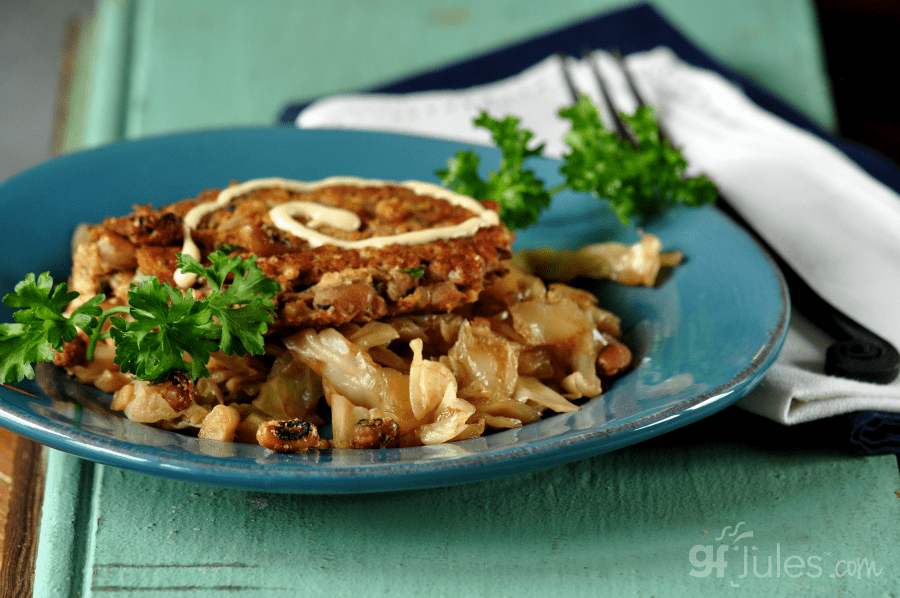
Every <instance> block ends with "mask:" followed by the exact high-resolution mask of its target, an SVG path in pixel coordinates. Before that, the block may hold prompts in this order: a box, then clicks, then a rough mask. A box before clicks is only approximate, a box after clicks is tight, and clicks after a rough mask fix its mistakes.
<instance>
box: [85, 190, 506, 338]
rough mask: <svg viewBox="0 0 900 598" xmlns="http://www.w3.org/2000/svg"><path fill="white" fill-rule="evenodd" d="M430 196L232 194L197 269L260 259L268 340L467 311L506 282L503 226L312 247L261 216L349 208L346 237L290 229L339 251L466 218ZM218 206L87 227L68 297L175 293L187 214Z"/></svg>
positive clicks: (205, 226)
mask: <svg viewBox="0 0 900 598" xmlns="http://www.w3.org/2000/svg"><path fill="white" fill-rule="evenodd" d="M439 195H440V193H427V192H423V191H422V188H421V187H420V186H414V187H412V188H410V187H408V186H404V184H400V183H381V182H376V181H360V182H353V181H351V184H336V185H328V186H325V187H322V188H318V189H313V190H310V191H296V190H288V189H285V188H280V187H267V188H261V189H257V190H252V191H249V192H247V193H245V194H243V195H239V196H238V197H235V198H234V199H232V200H231V201H230V202H228V203H227V204H226V205H223V206H222V207H221V208H220V209H216V210H215V211H213V212H211V213H209V214H207V215H205V216H203V217H202V218H201V219H200V222H199V224H198V225H197V226H196V228H195V229H194V230H192V231H191V236H192V237H193V240H194V242H195V243H196V244H197V246H198V247H199V250H200V256H201V260H202V259H204V258H205V256H206V255H208V254H209V253H211V252H213V251H215V250H217V249H224V250H225V251H228V252H231V253H233V254H236V255H241V256H243V257H247V256H250V255H256V256H258V264H259V266H260V268H261V269H262V270H263V272H264V273H265V274H266V275H267V276H269V277H270V278H273V279H275V280H277V281H278V282H279V284H280V285H281V288H282V291H281V293H280V294H279V296H278V298H277V319H276V322H275V324H274V325H273V326H271V327H270V331H271V332H280V333H284V332H286V331H290V330H296V329H300V328H305V327H315V328H323V327H326V326H336V325H340V324H344V323H347V322H360V323H362V322H366V321H370V320H377V319H380V318H383V317H387V316H395V315H402V314H412V313H435V312H448V311H451V310H453V309H456V308H458V307H461V306H463V305H465V304H467V303H471V302H473V301H475V299H476V298H477V297H478V295H479V294H480V292H481V291H482V289H483V288H484V286H485V284H486V283H488V282H490V281H491V280H493V279H494V278H495V277H496V276H498V275H500V274H502V273H504V272H505V270H506V269H505V266H504V260H506V259H508V258H509V257H510V254H511V249H510V246H511V244H512V241H513V238H514V235H513V233H511V232H510V231H509V230H508V229H506V228H505V227H504V226H502V225H488V226H482V227H481V228H478V229H477V231H475V232H474V234H471V235H467V236H462V237H459V238H446V239H440V240H435V241H430V242H427V243H421V244H388V245H386V246H384V247H362V248H356V247H338V246H336V245H334V244H330V243H326V244H322V245H318V246H316V244H315V243H312V244H311V243H310V242H309V241H307V240H305V239H303V238H300V237H297V236H295V235H293V234H291V233H290V232H286V231H285V230H283V229H282V228H280V227H279V226H277V225H276V224H275V223H274V222H273V219H272V217H271V215H270V213H269V211H270V210H271V209H272V208H274V207H276V206H278V205H281V204H285V203H286V202H293V201H307V202H313V203H315V204H323V205H326V206H331V207H336V208H341V209H343V210H347V211H349V212H352V213H353V214H355V215H356V217H358V219H359V222H360V226H358V227H357V228H355V229H353V230H346V229H342V228H340V227H337V226H332V225H330V224H315V223H311V222H309V221H308V220H307V219H306V218H305V217H304V216H296V219H297V221H298V222H300V223H302V224H309V227H310V228H311V229H313V230H315V231H318V232H321V233H324V234H327V235H329V236H331V237H333V238H334V239H337V240H341V241H358V240H361V239H374V238H377V237H385V236H390V235H397V234H402V233H408V232H411V231H420V230H426V229H433V228H441V227H448V226H453V225H458V224H460V223H462V222H464V221H466V220H469V219H471V218H473V217H474V216H476V214H475V213H474V212H473V211H472V210H470V209H468V208H467V207H465V206H463V205H455V204H454V203H452V202H450V201H447V200H446V199H444V198H442V197H440V196H439ZM218 196H219V190H209V191H204V192H203V193H201V194H200V195H199V196H198V197H197V198H194V199H187V200H184V201H181V202H179V203H176V204H173V205H169V206H165V207H162V208H160V209H152V208H151V207H149V206H144V207H136V208H135V212H134V213H133V214H130V215H128V216H125V217H121V218H109V219H107V220H105V221H104V222H103V223H101V224H99V225H96V226H92V227H90V228H89V229H88V230H87V231H86V233H85V234H83V235H82V237H81V242H80V243H78V247H77V249H76V251H75V256H74V267H73V274H72V281H71V286H72V288H73V290H76V291H78V292H79V293H82V295H83V296H85V297H89V296H93V295H95V294H97V293H106V294H107V295H108V296H113V297H115V298H116V299H117V300H118V301H119V302H125V301H126V299H127V297H126V293H127V291H128V285H129V283H130V282H132V281H134V280H135V277H136V276H140V275H147V274H149V275H153V276H156V277H157V278H159V279H160V280H161V281H163V282H169V283H174V280H175V279H174V276H175V269H176V257H175V256H176V254H178V253H181V252H182V244H183V242H184V232H183V228H184V219H185V216H186V215H187V214H188V212H189V211H190V210H191V209H192V208H194V207H195V206H198V205H201V204H206V203H207V202H213V201H215V200H216V198H217V197H218ZM488 207H490V206H488ZM193 288H194V290H195V292H197V293H200V294H202V293H204V292H206V291H207V290H208V289H205V288H204V286H203V281H199V282H198V283H196V284H195V285H194V287H193Z"/></svg>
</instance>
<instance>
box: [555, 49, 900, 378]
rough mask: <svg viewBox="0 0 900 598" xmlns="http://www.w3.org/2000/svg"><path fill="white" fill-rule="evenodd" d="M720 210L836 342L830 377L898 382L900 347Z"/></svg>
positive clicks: (613, 110) (829, 356) (633, 88)
mask: <svg viewBox="0 0 900 598" xmlns="http://www.w3.org/2000/svg"><path fill="white" fill-rule="evenodd" d="M612 55H613V57H614V58H615V62H616V65H617V67H618V68H619V69H620V71H621V72H622V74H623V75H624V78H625V81H626V82H627V84H628V88H629V91H630V93H631V94H632V96H633V97H634V100H635V102H636V103H637V105H638V106H643V105H645V104H646V102H645V101H644V98H643V96H642V94H641V93H640V91H639V89H638V86H637V84H636V83H635V80H634V77H633V75H632V73H631V70H630V69H629V67H628V64H627V62H626V61H625V59H624V57H623V56H622V54H621V53H619V52H617V51H613V52H612ZM584 59H585V60H586V61H587V62H588V64H589V65H590V67H591V71H592V74H593V77H594V79H595V80H596V84H597V86H598V87H599V88H600V92H601V97H602V99H603V102H604V103H605V107H606V108H607V109H608V110H609V112H610V114H612V115H613V120H614V122H613V124H612V129H613V131H614V132H615V133H616V134H617V135H619V137H621V138H623V139H628V140H629V141H630V142H631V143H632V145H634V146H635V147H637V144H638V142H637V139H636V138H635V137H634V135H633V134H631V132H630V130H629V128H628V126H627V125H626V124H625V121H624V120H623V119H622V116H621V115H622V111H621V110H620V109H619V108H618V106H617V105H616V103H615V101H614V100H613V98H612V95H611V94H610V92H609V85H608V84H607V81H606V79H605V78H604V76H603V74H602V72H601V71H600V67H599V64H598V61H597V53H596V52H595V51H592V52H586V53H585V54H584ZM568 60H569V57H567V56H564V55H560V56H559V62H560V65H561V68H562V71H563V75H564V77H565V80H566V84H567V86H568V88H569V92H570V93H571V95H572V100H573V101H577V100H578V98H579V96H580V92H579V90H578V88H577V87H576V86H575V84H574V79H573V77H572V74H571V72H570V70H569V65H568ZM660 137H661V138H662V140H663V141H665V142H667V143H671V139H670V138H669V136H668V135H667V134H666V133H665V131H664V130H663V127H662V126H660ZM717 206H718V207H719V209H721V210H722V211H723V212H724V213H725V214H727V215H728V216H729V217H730V218H732V219H733V220H734V221H735V222H737V223H738V224H740V225H741V226H742V227H743V228H744V229H745V230H746V231H748V232H749V233H750V234H751V235H752V236H753V237H754V238H755V239H756V241H757V242H758V243H759V244H760V246H762V247H763V248H764V249H765V250H766V251H767V252H768V253H769V255H770V256H772V259H773V260H774V261H775V263H776V264H777V265H778V267H779V268H780V269H781V272H782V274H783V275H784V278H785V281H786V282H787V285H788V290H789V291H790V294H791V299H792V303H793V305H794V307H795V309H797V310H798V311H799V312H801V313H802V314H803V315H804V316H806V317H807V318H808V319H809V320H810V321H811V322H812V323H814V324H816V325H817V326H819V327H820V328H821V329H822V330H823V331H825V332H826V333H827V334H828V335H830V336H831V337H832V338H833V339H834V342H833V343H832V344H831V345H830V346H829V347H828V350H827V351H826V354H825V365H824V369H825V373H826V374H828V375H831V376H840V377H843V378H852V379H855V380H861V381H863V382H872V383H876V384H888V383H890V382H892V381H893V380H895V379H896V378H897V375H898V374H900V353H898V352H897V349H896V348H895V347H894V346H893V345H891V343H889V342H888V341H886V340H885V339H883V338H881V337H880V336H878V335H877V334H875V333H874V332H872V331H871V330H868V329H867V328H865V327H864V326H863V325H861V324H860V323H859V322H856V321H855V320H853V319H852V318H850V317H849V316H848V315H846V314H844V313H843V312H841V311H840V310H838V309H837V308H836V307H834V306H833V305H831V304H830V303H828V302H827V301H826V300H825V299H824V298H822V297H821V296H820V295H819V294H818V293H816V292H815V291H814V290H813V289H812V288H811V287H810V286H809V285H808V284H807V283H806V281H804V280H803V278H802V277H801V276H800V275H799V274H797V272H796V271H795V270H794V269H793V268H791V266H790V265H788V263H787V262H786V261H785V260H784V259H783V258H782V257H781V256H779V255H778V253H777V252H775V251H774V250H773V249H772V247H771V246H770V245H769V244H768V243H767V242H766V241H765V240H764V239H763V238H762V236H761V235H760V234H759V233H757V232H756V231H754V230H753V228H752V227H751V226H750V225H749V223H748V222H747V221H746V220H744V219H743V218H742V217H741V216H740V215H739V214H738V213H737V212H736V211H735V210H734V208H733V207H732V206H730V205H729V204H728V202H727V200H726V199H725V198H723V197H722V196H721V195H720V196H719V198H718V201H717Z"/></svg>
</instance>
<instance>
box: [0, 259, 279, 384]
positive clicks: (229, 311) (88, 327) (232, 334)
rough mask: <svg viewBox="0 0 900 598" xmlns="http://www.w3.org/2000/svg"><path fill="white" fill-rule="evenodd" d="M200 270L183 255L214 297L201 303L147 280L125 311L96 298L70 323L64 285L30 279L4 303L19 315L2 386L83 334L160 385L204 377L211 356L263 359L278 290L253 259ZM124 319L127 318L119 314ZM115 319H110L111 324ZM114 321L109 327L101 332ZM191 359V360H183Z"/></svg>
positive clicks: (1, 343)
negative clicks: (110, 345) (105, 341)
mask: <svg viewBox="0 0 900 598" xmlns="http://www.w3.org/2000/svg"><path fill="white" fill-rule="evenodd" d="M209 258H210V263H211V265H210V266H209V267H204V266H202V265H201V264H200V263H199V262H197V261H196V260H194V259H193V258H190V257H189V256H179V266H180V267H182V269H183V270H184V271H185V272H193V273H195V274H199V275H200V276H203V277H205V278H206V279H207V280H208V281H209V284H210V286H211V287H212V289H213V292H212V293H211V294H210V295H209V296H208V297H206V298H205V299H201V300H196V299H194V296H193V294H192V293H183V292H182V291H180V290H178V289H175V288H173V287H172V286H171V285H169V284H162V283H160V282H159V280H158V279H156V278H154V277H147V278H145V279H144V280H142V281H141V283H140V284H138V285H133V286H132V287H131V290H130V291H129V292H128V303H129V305H128V306H127V307H126V306H118V307H112V308H110V309H108V310H106V311H102V309H101V307H100V303H101V302H103V301H104V300H105V297H104V296H103V295H97V296H95V297H92V298H91V299H89V300H88V301H86V302H85V303H84V304H82V305H80V306H79V307H78V308H76V309H74V310H73V311H72V313H71V314H70V315H69V316H68V317H67V316H65V315H64V311H65V310H66V308H67V306H68V305H69V303H70V302H71V301H72V300H74V299H75V298H76V297H78V293H75V292H70V291H69V289H68V287H67V286H66V285H65V284H60V285H58V286H57V287H56V288H55V289H54V288H53V279H52V278H51V277H50V275H49V274H48V273H44V274H41V275H40V276H39V277H35V276H34V274H29V275H28V276H27V277H26V278H25V280H23V281H22V282H20V283H19V284H18V285H16V289H15V292H14V293H10V294H8V295H7V296H6V297H4V298H3V302H4V303H5V304H6V305H7V306H9V307H12V308H17V309H18V311H16V312H14V313H13V318H14V320H15V323H14V324H0V380H2V381H3V382H5V383H11V382H17V381H20V380H22V379H23V378H34V369H33V367H32V364H34V363H38V362H42V361H51V360H52V359H53V349H56V350H62V348H63V344H64V343H65V342H68V341H71V340H73V339H74V338H75V337H76V335H77V334H78V331H79V329H80V330H82V331H84V332H85V333H86V334H88V337H89V345H88V353H89V354H90V352H91V351H90V348H91V347H93V345H95V344H96V342H97V340H98V339H102V338H106V337H107V336H111V337H112V338H113V340H114V341H115V343H116V356H115V363H117V364H118V365H119V367H120V368H121V369H122V371H125V372H131V373H132V374H134V375H135V377H137V378H138V379H141V380H148V381H151V382H160V381H162V380H165V379H166V378H169V377H170V376H171V375H172V374H174V373H175V372H186V373H188V374H190V375H191V376H192V377H193V378H195V379H196V378H200V377H203V376H207V375H208V374H209V371H208V369H207V364H208V363H209V359H210V354H211V353H212V352H214V351H224V352H225V353H228V354H234V353H236V354H238V355H245V354H246V353H251V354H254V355H258V354H261V353H262V352H263V351H264V339H263V335H264V334H265V333H266V330H267V329H268V324H269V323H271V322H272V321H273V319H274V318H273V311H274V306H273V299H274V298H275V295H276V294H277V293H278V291H279V290H280V286H279V284H278V282H277V281H275V280H272V279H270V278H267V277H266V276H265V275H264V274H263V272H262V270H261V269H260V268H259V266H258V265H257V263H256V258H255V257H253V258H250V259H242V258H240V257H234V258H230V257H228V255H227V254H225V253H223V252H215V253H213V254H211V255H210V256H209ZM123 312H125V313H127V315H128V317H127V318H126V317H122V316H120V315H116V314H120V313H123ZM110 316H112V317H110ZM107 318H109V320H110V323H111V324H112V328H111V329H110V331H109V332H108V333H101V326H102V323H103V322H105V320H106V319H107ZM185 356H187V357H185Z"/></svg>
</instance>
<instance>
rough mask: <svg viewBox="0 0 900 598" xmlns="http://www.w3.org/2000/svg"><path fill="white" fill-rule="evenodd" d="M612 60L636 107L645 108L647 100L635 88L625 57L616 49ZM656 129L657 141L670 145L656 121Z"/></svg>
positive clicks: (660, 124) (667, 137) (663, 130)
mask: <svg viewBox="0 0 900 598" xmlns="http://www.w3.org/2000/svg"><path fill="white" fill-rule="evenodd" d="M612 55H613V58H615V59H616V64H617V65H618V67H619V70H621V71H622V74H623V75H624V76H625V81H626V83H628V89H629V90H630V91H631V94H632V95H633V96H634V99H635V101H637V105H638V107H640V106H646V105H647V100H645V99H644V96H643V94H641V92H640V90H639V89H638V87H637V83H635V80H634V75H633V74H632V72H631V68H630V67H629V66H628V63H627V62H626V61H625V56H624V55H623V54H622V51H621V50H619V49H618V48H616V49H614V50H613V51H612ZM657 128H658V129H659V139H660V141H668V142H670V143H671V138H670V137H669V135H668V134H667V133H666V130H665V129H664V128H663V126H662V123H660V122H658V121H657Z"/></svg>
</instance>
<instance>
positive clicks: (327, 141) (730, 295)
mask: <svg viewBox="0 0 900 598" xmlns="http://www.w3.org/2000/svg"><path fill="white" fill-rule="evenodd" d="M458 149H459V144H457V143H450V142H443V141H436V140H432V139H422V138H415V137H406V136H396V135H386V134H378V133H359V132H346V131H342V132H336V131H299V130H295V129H287V128H285V129H271V128H266V129H238V130H223V131H209V132H198V133H187V134H181V135H172V136H163V137H154V138H148V139H142V140H138V141H133V142H127V143H121V144H116V145H111V146H107V147H103V148H99V149H96V150H90V151H86V152H82V153H77V154H73V155H69V156H65V157H63V158H60V159H57V160H53V161H51V162H48V163H46V164H44V165H42V166H39V167H37V168H35V169H33V170H30V171H28V172H25V173H23V174H21V175H19V176H17V177H15V178H13V179H11V180H9V181H7V182H5V183H3V184H2V185H0V210H2V214H3V218H2V220H0V231H2V233H0V256H2V257H0V292H2V293H3V294H5V293H6V292H9V291H11V290H12V288H13V286H14V285H15V283H16V282H18V281H19V280H21V279H22V278H24V276H25V274H26V273H28V272H35V273H39V272H43V271H48V270H49V271H50V272H51V273H52V274H53V275H54V277H55V278H56V279H57V280H64V279H65V278H66V276H67V274H68V272H69V270H70V267H71V261H70V251H69V239H70V235H71V234H72V231H73V229H74V227H75V225H76V224H77V223H79V222H96V221H99V220H101V219H102V218H104V217H105V216H108V215H123V214H126V213H128V212H130V211H131V207H132V206H133V205H135V204H147V203H152V204H153V205H155V206H160V205H163V204H167V203H172V202H175V201H178V200H181V199H183V198H186V197H193V196H195V195H196V194H197V193H198V192H200V191H202V190H204V189H207V188H212V187H222V186H224V185H227V184H228V183H229V182H230V181H232V180H238V181H241V180H246V179H251V178H256V177H268V176H281V177H289V178H296V179H305V180H316V179H320V178H324V177H326V176H331V175H355V176H361V177H367V178H380V179H388V180H404V179H421V180H432V181H433V180H435V177H434V174H433V173H434V171H435V170H436V169H438V168H441V167H443V165H444V164H445V162H446V160H447V158H448V157H449V156H451V155H453V154H454V153H455V152H456V151H457V150H458ZM476 151H478V152H479V153H481V154H482V155H483V157H484V158H483V162H482V163H483V164H486V165H491V164H496V163H497V157H498V156H497V154H496V152H495V151H494V150H492V149H485V148H476ZM557 168H558V164H557V163H555V162H552V161H549V160H547V161H541V162H538V163H537V166H536V170H537V171H538V174H539V175H540V176H542V177H543V178H545V180H547V181H548V182H549V183H555V182H556V181H557V180H558V179H559V175H558V171H557ZM646 229H647V230H648V231H649V232H652V233H654V234H656V235H658V236H659V237H660V238H661V239H662V241H663V244H664V246H665V247H666V248H668V249H678V250H681V251H683V252H684V254H685V256H686V261H685V263H684V264H683V265H681V266H680V267H678V268H676V269H675V270H674V271H673V272H672V273H671V275H670V276H669V277H668V278H667V279H666V280H665V282H664V283H662V284H661V285H660V286H658V287H657V288H649V289H648V288H628V287H622V286H618V285H615V284H611V283H610V284H604V283H597V284H596V285H595V286H594V287H593V288H592V289H591V290H592V291H594V292H595V293H596V294H597V295H598V296H599V297H600V299H601V303H602V304H603V305H604V306H606V307H608V308H610V309H612V310H614V311H615V312H617V313H618V314H619V315H620V316H621V317H622V319H623V326H624V330H625V331H626V333H627V337H626V340H627V342H628V344H629V345H630V346H631V348H632V350H633V351H634V353H635V355H636V357H637V361H636V362H637V367H636V368H635V369H634V370H633V371H632V372H630V373H629V374H627V375H625V376H624V377H622V378H620V379H619V380H618V381H617V382H616V383H615V384H614V385H613V387H612V388H611V390H610V391H609V392H607V393H605V394H604V395H603V396H600V397H597V398H595V399H593V400H591V401H589V402H587V403H586V404H585V405H584V407H583V408H582V409H581V410H579V411H576V412H574V413H569V414H561V415H554V416H551V417H548V418H546V419H544V420H542V421H540V422H538V423H535V424H531V425H527V426H524V427H522V428H519V429H516V430H508V431H503V432H499V433H495V434H492V435H489V436H486V437H484V438H477V439H472V440H466V441H462V442H458V443H453V444H447V445H442V446H435V447H423V448H409V449H388V450H366V451H341V450H325V451H319V452H311V453H308V454H305V455H277V454H273V453H270V452H268V451H266V450H265V449H263V448H261V447H258V446H247V445H234V444H223V443H217V442H212V441H206V440H199V439H197V438H191V437H186V436H181V435H178V434H175V433H171V432H165V431H161V430H157V429H155V428H151V427H148V426H144V425H141V424H135V423H133V422H130V421H128V420H126V419H124V418H123V417H122V416H121V415H120V414H117V413H113V412H110V411H108V410H107V409H106V408H105V407H104V405H105V404H108V401H109V396H108V395H104V394H103V393H99V392H98V391H96V390H95V389H93V388H87V387H84V386H82V385H80V384H76V383H73V382H71V381H70V380H67V379H66V378H65V377H64V376H62V377H60V376H57V375H54V371H55V368H52V367H44V368H41V370H40V373H39V376H38V379H39V380H43V381H42V384H41V388H44V389H45V390H41V388H39V387H38V385H37V384H36V383H28V382H26V383H23V384H22V385H20V388H22V389H24V390H26V391H28V392H30V393H31V395H29V394H25V393H23V392H20V391H18V390H13V389H9V388H0V424H2V425H3V426H4V427H7V428H9V429H10V430H12V431H14V432H17V433H19V434H21V435H23V436H26V437H29V438H32V439H33V440H36V441H37V442H40V443H43V444H46V445H48V446H51V447H54V448H57V449H60V450H63V451H67V452H70V453H73V454H75V455H78V456H81V457H84V458H87V459H90V460H93V461H96V462H98V463H104V464H109V465H114V466H118V467H124V468H128V469H134V470H137V471H142V472H145V473H149V474H154V475H160V476H166V477H171V478H176V479H181V480H188V481H193V482H200V483H207V484H213V485H219V486H225V487H232V488H253V489H266V490H271V491H279V492H297V493H349V492H375V491H387V490H401V489H411V488H424V487H433V486H444V485H450V484H459V483H465V482H474V481H479V480H485V479H489V478H493V477H497V476H502V475H509V474H515V473H519V472H524V471H529V470H533V469H537V468H541V467H546V466H550V465H556V464H560V463H565V462H568V461H572V460H575V459H580V458H583V457H588V456H591V455H596V454H599V453H603V452H606V451H611V450H614V449H618V448H620V447H623V446H626V445H630V444H633V443H636V442H639V441H641V440H644V439H646V438H650V437H652V436H656V435H658V434H661V433H663V432H666V431H668V430H672V429H674V428H678V427H680V426H683V425H685V424H688V423H690V422H693V421H696V420H698V419H701V418H703V417H706V416H708V415H711V414H713V413H715V412H716V411H719V410H720V409H722V408H724V407H726V406H728V405H730V404H732V403H733V402H735V401H736V400H737V399H738V398H740V397H741V396H743V395H744V394H746V393H747V392H748V391H749V390H750V389H751V388H753V386H755V385H756V384H757V383H758V382H759V381H760V380H761V378H762V376H763V374H764V373H765V371H766V370H767V369H768V367H769V366H770V365H771V364H772V362H773V361H774V360H775V357H776V354H777V353H778V350H779V348H780V347H781V344H782V342H783V341H784V336H785V333H786V331H787V326H788V318H789V302H788V295H787V291H786V288H785V285H784V282H783V280H782V278H781V275H780V274H779V272H778V271H777V270H776V268H775V267H774V266H773V264H772V262H771V261H770V260H769V259H768V257H767V256H765V255H764V254H763V253H762V252H761V251H760V249H759V247H758V246H757V245H756V244H755V243H754V242H753V241H752V240H751V239H750V238H749V237H748V236H747V235H746V234H745V233H744V232H743V231H742V230H740V229H739V228H738V227H736V226H735V225H734V224H733V223H732V222H731V221H729V220H728V219H726V218H725V217H723V216H722V215H721V214H720V213H719V212H718V211H716V210H715V209H713V208H702V209H678V210H674V211H673V212H671V213H669V214H668V215H666V216H665V217H664V218H662V219H660V220H658V221H656V222H654V223H653V224H651V225H648V226H647V227H646ZM607 239H619V240H623V241H628V242H633V241H635V240H636V239H637V235H636V232H635V230H634V229H626V228H623V227H622V226H621V225H620V224H619V223H618V221H617V220H616V218H615V216H613V215H612V213H611V212H610V211H609V210H607V209H606V208H605V207H604V206H603V204H602V203H601V202H598V201H597V200H596V199H591V198H589V197H583V196H580V195H577V194H568V195H566V194H563V195H560V196H558V198H557V199H556V200H555V203H554V205H553V207H552V209H550V210H549V211H548V212H546V213H545V215H544V217H543V218H542V220H541V222H540V223H539V224H538V225H536V226H534V227H532V228H529V229H527V230H525V231H523V232H521V233H520V234H519V237H518V239H517V245H518V246H519V247H529V246H541V245H552V246H556V247H558V248H575V247H577V246H579V245H582V244H585V243H588V242H593V241H598V240H607ZM10 313H11V311H10V310H9V309H7V308H6V307H5V306H3V311H2V313H0V315H2V320H0V321H4V322H8V321H10V317H11V316H10ZM32 395H33V396H32Z"/></svg>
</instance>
